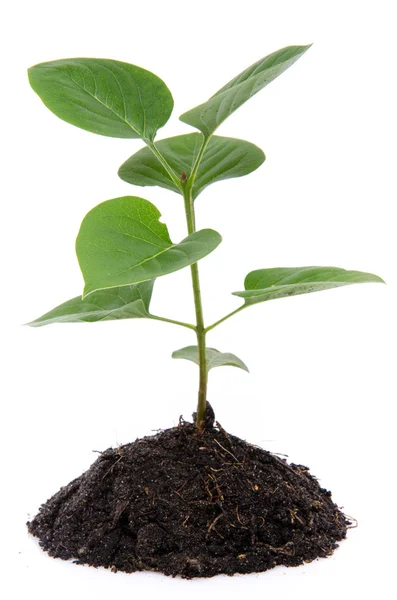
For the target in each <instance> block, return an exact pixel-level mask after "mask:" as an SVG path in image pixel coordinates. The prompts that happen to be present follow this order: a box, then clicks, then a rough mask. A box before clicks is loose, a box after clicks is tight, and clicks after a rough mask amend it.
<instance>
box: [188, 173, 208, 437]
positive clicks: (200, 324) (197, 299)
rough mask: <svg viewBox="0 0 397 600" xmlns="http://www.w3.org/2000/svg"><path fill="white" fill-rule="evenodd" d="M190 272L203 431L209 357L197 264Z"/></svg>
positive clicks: (191, 216)
mask: <svg viewBox="0 0 397 600" xmlns="http://www.w3.org/2000/svg"><path fill="white" fill-rule="evenodd" d="M190 181H191V180H189V182H187V184H186V186H185V187H184V189H183V199H184V202H185V213H186V223H187V229H188V233H189V235H190V234H192V233H194V232H195V231H196V218H195V212H194V204H193V198H192V191H191V190H192V184H191V185H189V183H190ZM190 272H191V276H192V286H193V296H194V307H195V311H196V336H197V348H198V357H199V363H200V364H199V369H200V380H199V391H198V402H197V417H196V428H197V429H198V430H199V431H201V429H202V428H203V424H204V419H205V411H206V408H207V383H208V372H207V355H206V345H205V327H204V317H203V305H202V302H201V290H200V278H199V271H198V265H197V263H194V264H193V265H191V266H190Z"/></svg>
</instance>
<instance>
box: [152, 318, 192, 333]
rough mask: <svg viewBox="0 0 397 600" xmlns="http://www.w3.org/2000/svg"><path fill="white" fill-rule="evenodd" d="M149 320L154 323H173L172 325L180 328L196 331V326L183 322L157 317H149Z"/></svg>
mask: <svg viewBox="0 0 397 600" xmlns="http://www.w3.org/2000/svg"><path fill="white" fill-rule="evenodd" d="M150 318H151V319H153V320H155V321H164V323H173V324H174V325H180V326H181V327H187V328H188V329H193V331H196V326H195V325H192V324H191V323H184V322H183V321H175V320H174V319H167V318H166V317H159V316H158V315H152V314H151V315H150Z"/></svg>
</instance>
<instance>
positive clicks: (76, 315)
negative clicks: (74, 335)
mask: <svg viewBox="0 0 397 600" xmlns="http://www.w3.org/2000/svg"><path fill="white" fill-rule="evenodd" d="M153 284H154V281H145V282H144V283H139V284H138V285H126V286H124V287H119V288H112V289H109V290H101V291H100V292H94V293H93V294H91V295H90V296H89V297H88V298H85V299H84V300H83V299H82V297H81V296H78V297H77V298H72V300H68V301H67V302H64V303H63V304H60V305H59V306H57V307H56V308H54V309H53V310H50V312H48V313H46V314H45V315H43V316H42V317H39V318H38V319H36V320H35V321H32V322H31V323H28V325H30V326H31V327H41V326H42V325H51V324H52V323H84V322H86V323H91V322H94V321H112V320H115V319H139V318H144V317H150V315H149V312H148V311H149V304H150V300H151V297H152V291H153Z"/></svg>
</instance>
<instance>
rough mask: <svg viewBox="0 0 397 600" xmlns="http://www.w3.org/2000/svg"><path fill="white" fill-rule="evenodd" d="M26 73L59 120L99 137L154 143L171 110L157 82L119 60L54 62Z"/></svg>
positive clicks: (163, 88)
mask: <svg viewBox="0 0 397 600" xmlns="http://www.w3.org/2000/svg"><path fill="white" fill-rule="evenodd" d="M28 74H29V82H30V85H31V86H32V88H33V89H34V91H35V92H36V93H37V94H38V95H39V96H40V98H41V99H42V101H43V102H44V104H45V105H46V106H47V108H49V109H50V110H51V111H52V112H53V113H54V114H55V115H57V117H59V118H60V119H63V120H64V121H67V123H71V124H72V125H75V126H76V127H80V128H81V129H85V130H87V131H91V132H92V133H97V134H99V135H106V136H109V137H116V138H143V139H145V140H153V139H154V137H155V135H156V132H157V130H158V129H159V128H160V127H162V126H163V125H165V123H166V122H167V121H168V119H169V117H170V115H171V112H172V108H173V105H174V101H173V99H172V96H171V92H170V91H169V89H168V88H167V86H166V85H165V83H164V82H163V81H162V80H161V79H160V78H159V77H157V76H156V75H154V74H153V73H151V72H150V71H146V70H145V69H141V68H140V67H136V66H134V65H130V64H128V63H124V62H119V61H117V60H109V59H100V58H72V59H63V60H55V61H52V62H47V63H41V64H38V65H36V66H34V67H31V68H30V69H29V71H28Z"/></svg>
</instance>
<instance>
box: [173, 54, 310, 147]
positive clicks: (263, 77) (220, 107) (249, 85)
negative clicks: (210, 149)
mask: <svg viewBox="0 0 397 600" xmlns="http://www.w3.org/2000/svg"><path fill="white" fill-rule="evenodd" d="M309 48H310V45H309V46H288V47H287V48H282V49H281V50H277V52H273V53H272V54H269V55H268V56H265V58H262V59H261V60H259V61H258V62H256V63H254V64H253V65H251V66H250V67H248V69H245V71H243V72H242V73H240V74H239V75H237V77H235V78H234V79H232V80H231V81H229V83H227V84H226V85H225V86H223V88H221V89H220V90H219V91H218V92H216V94H214V95H213V96H212V97H211V98H210V99H209V100H207V102H204V104H200V106H196V108H193V109H192V110H189V111H188V112H185V113H184V114H183V115H181V117H179V118H180V120H181V121H183V122H184V123H187V124H188V125H191V126H192V127H196V129H199V130H200V131H202V132H203V133H204V135H205V136H209V135H211V134H212V133H213V132H214V131H215V129H216V128H217V127H219V125H220V124H221V123H223V121H224V120H225V119H227V117H229V116H230V115H231V114H232V113H234V111H235V110H237V109H238V108H239V107H240V106H241V105H242V104H244V103H245V102H247V100H249V99H250V98H251V97H252V96H254V95H255V94H257V93H258V92H259V91H260V90H262V89H263V88H264V87H265V86H267V85H268V84H269V83H270V82H272V81H273V80H274V79H276V77H278V76H279V75H281V74H282V73H284V71H286V70H287V69H288V67H290V66H291V65H293V64H294V62H296V61H297V60H298V58H300V57H301V56H302V55H303V54H304V53H305V52H306V50H308V49H309Z"/></svg>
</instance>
